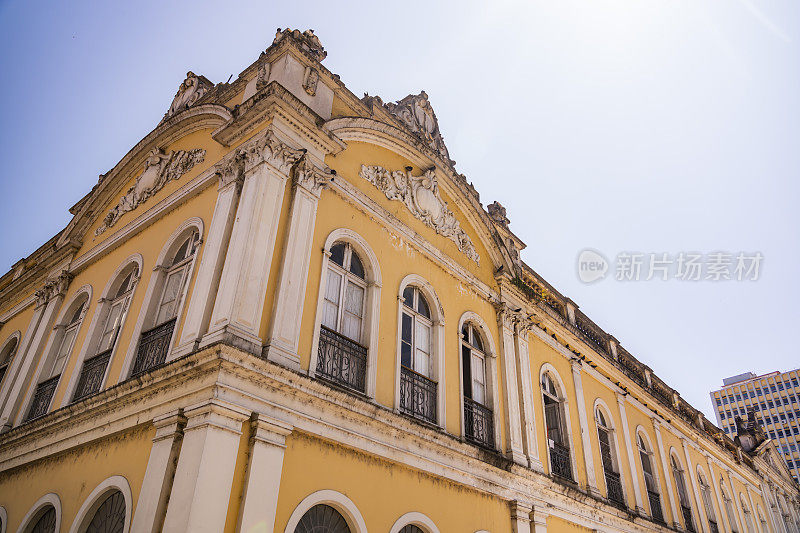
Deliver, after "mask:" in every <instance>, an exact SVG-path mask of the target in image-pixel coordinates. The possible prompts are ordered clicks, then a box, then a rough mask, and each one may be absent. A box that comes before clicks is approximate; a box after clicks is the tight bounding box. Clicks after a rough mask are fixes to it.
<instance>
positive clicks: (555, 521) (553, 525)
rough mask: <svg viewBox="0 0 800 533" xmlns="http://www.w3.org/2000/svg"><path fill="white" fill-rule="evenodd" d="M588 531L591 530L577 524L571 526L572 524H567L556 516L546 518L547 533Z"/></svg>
mask: <svg viewBox="0 0 800 533" xmlns="http://www.w3.org/2000/svg"><path fill="white" fill-rule="evenodd" d="M590 531H592V530H591V529H589V528H586V527H583V526H579V525H578V524H573V523H572V522H568V521H567V520H564V519H563V518H559V517H557V516H548V517H547V533H566V532H570V533H578V532H590Z"/></svg>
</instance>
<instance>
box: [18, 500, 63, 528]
mask: <svg viewBox="0 0 800 533" xmlns="http://www.w3.org/2000/svg"><path fill="white" fill-rule="evenodd" d="M23 531H25V533H56V509H55V507H53V506H52V505H48V506H47V507H45V508H43V509H42V510H41V511H40V512H39V513H38V514H37V516H36V517H34V519H33V520H31V525H30V526H29V527H28V528H26V529H24V530H23Z"/></svg>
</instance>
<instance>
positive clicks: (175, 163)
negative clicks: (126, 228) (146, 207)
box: [94, 148, 206, 235]
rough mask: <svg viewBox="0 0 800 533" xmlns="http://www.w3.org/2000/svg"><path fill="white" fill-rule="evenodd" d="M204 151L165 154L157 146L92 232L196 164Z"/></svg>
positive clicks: (104, 226)
mask: <svg viewBox="0 0 800 533" xmlns="http://www.w3.org/2000/svg"><path fill="white" fill-rule="evenodd" d="M205 154H206V151H205V150H203V149H195V150H189V151H186V150H178V151H177V152H170V153H168V154H167V153H164V151H163V150H161V149H158V148H157V149H155V150H153V151H152V152H150V155H149V156H148V158H147V160H146V161H145V163H144V171H143V172H142V173H141V174H140V175H139V177H137V178H136V183H134V184H133V187H131V188H130V189H128V192H126V193H125V195H124V196H123V197H122V198H120V200H119V203H118V204H117V205H116V206H114V208H113V209H112V210H111V211H109V212H108V214H107V215H106V216H105V218H104V219H103V223H102V224H101V225H100V227H99V228H97V230H95V232H94V234H95V235H100V234H101V233H103V232H104V231H106V230H107V229H108V228H110V227H112V226H113V225H114V224H116V223H117V221H118V220H119V219H120V217H121V216H122V215H124V214H125V213H127V212H129V211H133V210H134V209H136V208H137V207H139V206H140V205H141V204H143V203H144V202H146V201H147V199H148V198H150V197H151V196H153V195H154V194H155V193H157V192H158V191H160V190H161V189H163V188H164V185H166V184H167V183H168V182H170V181H172V180H177V179H179V178H180V177H181V176H183V175H184V174H185V173H187V172H188V171H189V170H191V168H192V167H194V166H195V165H196V164H198V163H202V162H203V159H204V158H205Z"/></svg>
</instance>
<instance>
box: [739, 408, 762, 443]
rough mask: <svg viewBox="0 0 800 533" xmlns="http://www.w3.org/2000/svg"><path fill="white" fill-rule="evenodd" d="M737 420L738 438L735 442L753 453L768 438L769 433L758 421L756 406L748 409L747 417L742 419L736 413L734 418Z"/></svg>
mask: <svg viewBox="0 0 800 533" xmlns="http://www.w3.org/2000/svg"><path fill="white" fill-rule="evenodd" d="M734 420H735V422H736V438H735V439H734V442H735V443H737V444H738V445H740V446H741V447H742V449H743V450H744V451H745V452H747V453H751V452H752V451H753V450H755V449H756V448H758V447H759V446H760V445H761V443H762V442H764V441H765V440H767V434H766V433H765V432H764V428H762V427H761V424H759V423H758V417H757V416H756V412H755V409H754V408H750V409H748V410H747V419H746V420H742V417H740V416H739V415H736V418H735V419H734Z"/></svg>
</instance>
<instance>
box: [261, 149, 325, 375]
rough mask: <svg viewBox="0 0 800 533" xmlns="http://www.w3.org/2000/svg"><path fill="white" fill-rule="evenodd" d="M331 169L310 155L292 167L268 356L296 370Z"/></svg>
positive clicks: (298, 367)
mask: <svg viewBox="0 0 800 533" xmlns="http://www.w3.org/2000/svg"><path fill="white" fill-rule="evenodd" d="M328 173H329V171H325V170H322V169H320V168H318V167H316V166H315V165H314V164H313V163H311V162H309V161H308V157H307V156H306V157H304V158H303V160H302V161H301V162H300V163H298V164H297V165H295V167H294V169H293V171H292V185H293V187H292V188H293V194H292V196H293V197H292V205H291V208H290V209H291V210H290V214H289V228H288V233H287V236H286V244H285V245H284V250H283V263H282V265H281V271H280V278H279V280H278V289H277V294H276V296H275V304H274V309H273V312H272V322H271V327H270V333H269V338H268V341H267V345H268V346H267V359H269V360H271V361H274V362H276V363H278V364H280V365H283V366H286V367H289V368H293V369H296V370H299V369H300V357H299V356H298V355H297V348H298V345H299V343H300V322H301V320H302V318H303V307H304V305H303V304H304V301H305V296H306V285H307V282H308V267H309V263H310V261H311V244H312V240H313V238H314V225H315V223H316V220H317V204H319V197H320V194H321V193H322V189H323V188H324V187H325V186H326V185H327V183H328Z"/></svg>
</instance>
